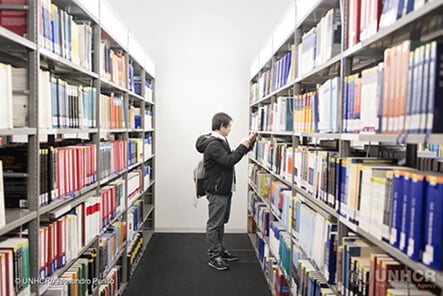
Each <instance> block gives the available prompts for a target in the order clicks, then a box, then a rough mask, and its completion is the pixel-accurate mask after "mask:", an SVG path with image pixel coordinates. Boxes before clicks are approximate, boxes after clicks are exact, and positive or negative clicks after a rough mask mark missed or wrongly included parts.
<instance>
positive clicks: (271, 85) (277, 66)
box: [250, 8, 341, 103]
mask: <svg viewBox="0 0 443 296" xmlns="http://www.w3.org/2000/svg"><path fill="white" fill-rule="evenodd" d="M340 46H341V18H340V11H339V9H335V8H334V9H330V10H329V11H328V12H327V13H326V14H325V15H324V16H323V17H322V18H321V19H320V21H319V23H318V24H317V25H316V26H315V27H313V28H312V29H311V30H309V31H308V32H306V33H305V34H303V36H302V42H301V44H300V45H299V46H298V48H297V46H296V45H291V50H290V51H289V52H288V53H286V54H285V55H284V56H283V58H280V59H278V60H277V61H276V62H275V63H273V65H272V66H271V67H270V69H267V70H264V72H263V73H262V74H261V75H260V76H259V77H258V78H257V81H256V82H253V83H252V84H251V85H250V103H253V102H255V101H257V100H259V99H261V98H263V97H265V96H267V95H269V94H270V93H271V92H272V91H275V90H277V89H278V88H281V87H283V86H285V85H286V84H287V83H288V82H290V81H293V80H294V79H295V78H296V77H295V74H296V73H298V75H299V76H300V75H304V74H306V73H308V72H310V71H311V70H313V69H314V68H315V67H318V66H320V65H322V64H324V63H325V62H326V61H328V60H329V59H331V58H332V57H334V56H336V55H337V54H338V53H339V52H340V50H341V47H340ZM297 50H298V61H299V63H298V65H296V62H295V61H296V52H297Z"/></svg>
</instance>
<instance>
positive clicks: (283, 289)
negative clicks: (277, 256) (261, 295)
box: [272, 263, 291, 296]
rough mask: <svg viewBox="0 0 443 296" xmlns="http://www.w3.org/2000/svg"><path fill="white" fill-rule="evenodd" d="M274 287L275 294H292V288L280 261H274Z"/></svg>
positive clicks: (277, 295)
mask: <svg viewBox="0 0 443 296" xmlns="http://www.w3.org/2000/svg"><path fill="white" fill-rule="evenodd" d="M272 272H273V277H272V283H273V284H272V288H273V292H274V293H273V295H275V296H290V295H291V290H290V287H289V284H288V282H287V280H286V277H285V275H284V274H283V272H282V270H281V268H280V266H279V265H278V263H274V264H273V266H272Z"/></svg>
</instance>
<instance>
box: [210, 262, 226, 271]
mask: <svg viewBox="0 0 443 296" xmlns="http://www.w3.org/2000/svg"><path fill="white" fill-rule="evenodd" d="M208 265H209V266H211V267H212V268H214V269H217V270H218V271H224V270H228V269H229V267H217V266H215V265H214V264H212V263H211V262H208Z"/></svg>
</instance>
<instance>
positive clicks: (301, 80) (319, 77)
mask: <svg viewBox="0 0 443 296" xmlns="http://www.w3.org/2000/svg"><path fill="white" fill-rule="evenodd" d="M297 1H300V0H297ZM314 2H315V3H313V5H312V8H311V9H309V11H307V12H306V13H305V15H304V16H303V17H301V19H299V20H297V19H296V20H295V27H294V31H293V34H294V35H293V36H291V37H290V38H288V39H287V40H286V42H285V43H284V44H283V45H280V48H289V46H286V45H287V44H289V42H294V43H295V45H296V46H297V45H299V44H300V43H301V37H302V34H303V33H304V32H306V31H307V30H309V29H310V28H312V27H313V26H315V25H316V24H317V22H318V21H319V20H320V18H321V17H322V16H323V15H324V14H325V13H326V11H327V10H329V9H330V8H339V9H340V13H341V25H342V32H341V33H342V37H341V38H342V44H341V51H340V53H339V54H338V55H336V56H335V57H332V58H331V59H330V60H329V61H327V62H325V63H323V64H322V65H319V66H317V67H316V68H314V69H312V70H311V71H310V72H308V73H306V74H303V75H300V73H296V75H295V77H296V78H295V79H294V80H292V81H290V82H288V83H287V84H286V85H285V86H283V87H281V88H279V89H276V90H273V91H271V92H270V93H269V94H267V95H265V96H263V97H262V98H258V99H257V100H255V101H254V102H249V115H251V114H252V113H253V112H255V111H256V110H257V109H258V108H259V107H261V106H264V105H268V104H271V103H273V102H275V101H276V97H278V96H286V95H288V94H289V95H299V94H302V85H314V84H315V83H319V82H323V81H325V80H326V79H328V78H330V77H329V76H328V75H323V74H324V73H325V72H328V73H327V74H330V73H333V74H335V73H336V76H339V77H340V78H341V79H340V85H339V106H338V113H339V114H338V118H343V116H342V114H343V113H344V110H343V106H342V105H343V104H342V100H343V96H344V94H343V89H344V79H343V78H344V77H346V76H348V75H351V74H352V73H354V72H355V71H357V70H358V71H361V69H364V68H365V67H368V66H370V63H369V64H368V63H366V64H364V63H362V62H360V64H361V65H360V67H361V69H360V68H358V67H356V68H355V69H352V67H353V66H352V65H353V61H354V60H357V59H358V58H361V57H371V58H373V59H374V61H377V59H383V55H382V53H383V50H384V49H385V48H387V47H390V46H392V45H393V44H397V43H399V42H401V41H402V40H405V39H407V38H412V39H414V38H415V39H417V38H418V37H420V40H421V41H429V40H432V39H436V38H438V37H442V36H443V30H440V31H438V32H437V33H436V34H427V35H426V36H419V34H420V31H421V27H422V25H423V24H422V21H423V19H425V18H432V17H434V16H441V15H443V0H434V1H430V2H428V3H426V4H425V5H424V6H422V7H421V8H419V9H417V10H414V11H412V12H410V13H409V14H407V15H405V16H403V17H401V18H400V19H398V20H397V21H396V22H395V23H394V24H393V25H391V26H389V27H387V28H383V29H381V30H380V31H379V32H377V33H376V34H374V35H373V36H370V37H369V38H367V39H366V40H364V41H361V42H359V43H358V44H356V45H355V46H353V47H351V48H347V47H348V46H347V29H348V28H347V27H348V21H347V18H348V7H347V1H344V0H334V1H329V0H315V1H314ZM295 9H296V10H297V5H296V7H295ZM295 15H296V16H297V11H296V13H295ZM296 18H297V17H296ZM380 53H381V54H380ZM280 54H281V53H280ZM298 58H299V55H298V53H297V52H296V57H295V60H296V61H295V63H296V65H298V64H299V61H298ZM276 60H277V59H276V56H275V54H274V56H273V57H272V58H270V59H269V60H268V61H267V62H266V63H263V62H264V61H263V62H261V64H262V65H264V66H263V68H262V69H261V70H259V71H258V73H257V74H255V75H254V77H253V78H252V79H251V81H252V82H254V81H256V79H257V77H259V76H260V74H262V73H263V71H266V69H269V68H270V67H272V66H273V65H274V64H275V63H276ZM251 120H252V119H251V116H250V118H249V123H250V124H251ZM342 131H343V122H342V121H341V120H339V131H338V132H336V133H304V132H292V131H289V132H275V131H257V133H258V135H259V136H260V137H262V138H266V139H272V138H273V137H279V136H283V137H291V138H292V146H293V147H296V146H299V145H303V144H305V145H306V144H307V143H308V141H312V142H313V143H314V144H318V143H319V142H318V141H316V140H334V141H336V143H337V144H338V145H337V146H338V152H339V155H340V156H341V157H347V156H349V155H350V149H351V146H352V145H353V144H355V145H356V146H359V147H361V146H362V144H369V146H370V145H372V144H374V143H375V144H379V145H385V144H391V145H392V144H396V145H404V146H405V147H406V151H407V155H410V154H411V153H410V152H414V151H415V150H414V147H417V145H420V144H440V145H443V134H400V135H397V134H363V133H362V134H349V133H344V132H342ZM415 149H416V148H415ZM408 151H409V152H408ZM293 157H294V155H293ZM249 163H252V164H255V165H257V166H259V167H260V168H262V169H264V170H265V171H266V172H268V173H270V174H271V176H272V179H273V180H279V181H282V182H284V183H285V184H286V185H288V186H290V188H292V190H293V195H298V196H299V197H300V199H301V200H302V202H303V203H305V204H306V205H307V206H309V207H310V208H312V209H313V210H314V211H316V212H318V213H321V214H322V215H323V216H324V217H325V218H327V219H329V220H331V221H334V222H336V223H337V225H338V228H339V230H338V232H339V233H338V240H339V241H341V238H342V237H343V236H345V235H346V234H348V233H349V232H353V233H355V234H357V235H359V236H361V237H363V238H365V239H366V240H368V241H369V242H370V243H371V244H373V245H375V246H378V247H379V248H381V249H382V250H384V251H385V252H386V253H387V254H389V255H390V256H392V257H393V258H395V259H396V260H398V261H399V262H401V263H403V264H404V265H405V266H407V267H409V268H410V269H412V270H418V271H422V272H425V273H427V274H433V275H434V277H433V280H432V282H433V283H434V284H435V285H436V286H438V287H440V288H443V272H439V271H435V270H432V269H430V268H428V267H427V266H425V265H424V264H422V263H420V262H415V261H413V260H411V259H410V258H409V257H408V256H406V255H405V254H404V253H402V252H401V251H399V250H397V249H395V248H394V247H392V246H391V245H389V244H387V243H385V242H383V241H381V240H378V239H376V238H375V237H373V236H372V235H371V234H370V233H368V232H366V231H364V230H362V229H361V228H360V227H358V226H357V225H356V224H353V223H351V222H350V221H348V220H346V219H344V218H343V217H342V216H341V215H340V214H339V213H337V210H336V209H335V208H334V207H331V206H330V205H329V204H327V203H326V202H324V201H323V200H320V199H318V198H316V197H314V196H313V195H312V194H311V193H309V192H308V191H307V190H305V189H304V188H301V187H300V185H299V184H296V182H295V181H294V180H291V181H287V180H285V179H284V178H282V177H281V176H279V175H278V174H275V172H273V171H272V170H271V169H269V168H268V167H267V166H266V165H264V164H263V163H261V162H260V161H258V160H256V159H254V158H252V157H249ZM411 163H413V162H411V161H410V160H407V162H406V165H410V164H411ZM292 179H294V176H293V177H292ZM249 187H250V188H251V190H253V191H254V192H255V194H256V195H257V196H259V197H260V198H261V199H262V200H263V201H264V202H265V203H266V204H267V205H268V208H269V212H270V216H271V218H270V220H271V221H273V220H278V218H279V215H278V213H275V211H274V209H273V208H272V205H271V204H270V201H269V200H264V199H263V198H262V197H261V196H260V194H259V192H258V190H257V188H256V187H255V186H254V184H252V181H251V180H249ZM248 215H249V214H248ZM272 216H273V217H272ZM257 232H258V230H257ZM256 235H260V234H256ZM252 236H253V234H250V239H251V242H252V243H253V245H255V241H254V238H253V237H252ZM291 252H292V249H291ZM265 277H266V279H267V281H268V283H269V281H270V278H268V274H266V273H265ZM290 277H291V276H290ZM290 284H291V283H290ZM332 288H333V290H334V291H337V289H339V287H332ZM271 290H272V287H271ZM442 296H443V293H442Z"/></svg>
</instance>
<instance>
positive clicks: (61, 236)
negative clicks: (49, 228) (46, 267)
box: [57, 216, 66, 268]
mask: <svg viewBox="0 0 443 296" xmlns="http://www.w3.org/2000/svg"><path fill="white" fill-rule="evenodd" d="M57 223H58V227H57V232H58V240H57V241H58V246H57V251H58V267H59V268H61V267H63V266H65V264H66V216H64V217H61V218H60V219H59V220H58V221H57Z"/></svg>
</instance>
